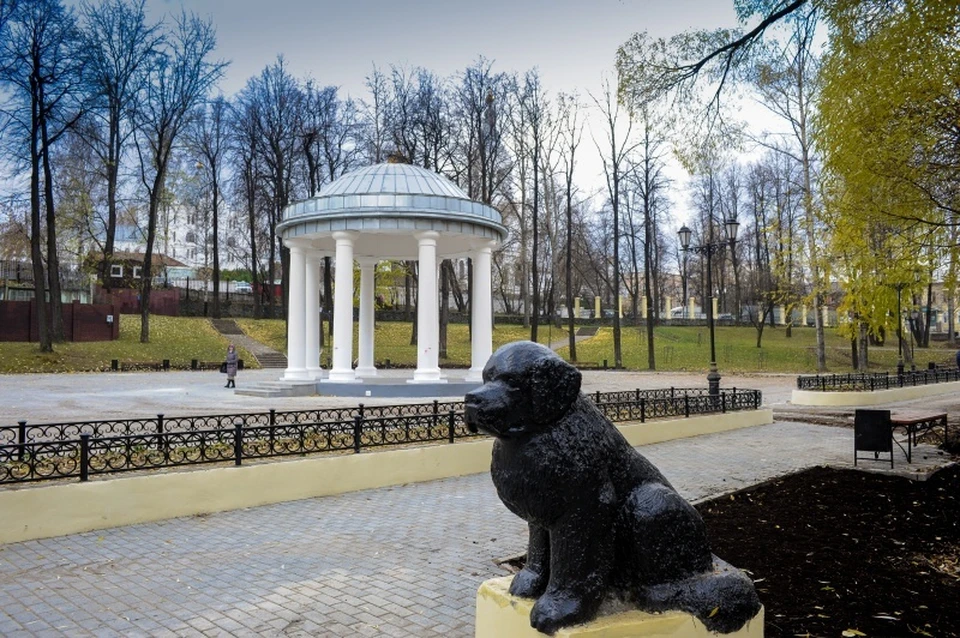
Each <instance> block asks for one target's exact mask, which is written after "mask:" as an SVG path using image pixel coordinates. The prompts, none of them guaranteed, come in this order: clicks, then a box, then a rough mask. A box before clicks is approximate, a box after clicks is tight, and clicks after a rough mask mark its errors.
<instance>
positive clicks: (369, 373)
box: [353, 366, 377, 379]
mask: <svg viewBox="0 0 960 638" xmlns="http://www.w3.org/2000/svg"><path fill="white" fill-rule="evenodd" d="M353 372H354V374H356V375H357V378H358V379H369V378H373V377H376V376H377V369H376V368H375V367H374V366H366V367H361V366H357V367H356V369H354V371H353Z"/></svg>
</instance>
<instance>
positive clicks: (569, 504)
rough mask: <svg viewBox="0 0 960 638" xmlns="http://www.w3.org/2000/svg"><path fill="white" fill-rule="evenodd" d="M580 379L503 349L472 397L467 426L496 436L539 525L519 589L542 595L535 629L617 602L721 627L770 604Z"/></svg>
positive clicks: (518, 502) (541, 351) (498, 462)
mask: <svg viewBox="0 0 960 638" xmlns="http://www.w3.org/2000/svg"><path fill="white" fill-rule="evenodd" d="M580 379H581V377H580V372H579V370H577V369H576V368H574V367H573V366H571V365H570V364H568V363H567V362H565V361H564V360H563V359H561V358H560V357H559V356H557V355H556V354H555V353H554V352H553V351H552V350H550V349H549V348H546V347H544V346H541V345H539V344H535V343H532V342H529V341H518V342H515V343H510V344H507V345H505V346H503V347H501V348H500V349H498V350H497V351H496V352H495V353H494V354H493V356H492V357H490V360H489V361H488V362H487V365H486V367H485V368H484V370H483V380H484V384H483V385H482V386H481V387H479V388H477V389H476V390H474V391H472V392H470V393H469V394H467V395H466V398H465V406H466V423H467V426H468V427H469V428H470V429H471V430H472V431H474V432H476V431H477V430H478V429H479V430H483V431H484V432H488V433H490V434H492V435H493V436H494V437H496V441H495V442H494V444H493V463H492V465H491V468H490V473H491V475H492V477H493V483H494V485H495V486H496V488H497V493H498V494H499V496H500V499H501V500H502V501H503V503H504V504H505V505H506V506H507V507H508V508H509V509H510V511H512V512H513V513H514V514H516V515H517V516H520V517H521V518H523V519H524V520H525V521H527V523H528V524H529V530H530V540H529V546H528V550H527V560H526V565H525V566H524V568H523V569H522V570H520V572H519V573H518V574H517V575H516V576H515V577H514V579H513V582H512V584H511V585H510V593H511V594H513V595H515V596H522V597H527V598H536V599H537V602H536V603H535V604H534V606H533V610H532V611H531V612H530V624H531V625H532V626H533V627H534V628H535V629H537V630H539V631H542V632H544V633H548V634H552V633H554V632H555V631H556V630H557V629H559V628H561V627H566V626H569V625H573V624H577V623H582V622H586V621H589V620H591V619H593V618H594V617H595V616H596V614H597V612H598V610H599V608H600V605H601V603H602V602H603V601H604V600H605V599H606V598H608V597H611V598H614V599H620V600H622V601H627V602H630V603H633V604H634V605H636V606H637V607H638V608H639V609H642V610H645V611H665V610H669V609H680V610H684V611H687V612H690V613H691V614H693V615H695V616H696V617H697V618H699V619H700V620H701V621H702V622H703V623H704V625H706V627H707V628H708V629H710V630H711V631H716V632H721V633H730V632H733V631H737V630H738V629H740V628H741V627H742V626H743V625H744V624H745V623H746V622H747V621H748V620H749V619H751V618H753V617H754V616H755V615H756V614H757V612H758V611H759V609H760V601H759V600H758V598H757V594H756V591H755V590H754V587H753V582H752V581H751V580H750V579H749V578H748V577H747V576H745V575H744V574H742V573H741V572H740V571H739V570H737V569H734V568H733V567H731V566H730V565H728V564H726V563H724V562H723V561H721V560H720V559H718V558H716V557H715V556H713V555H712V554H711V552H710V545H709V543H708V541H707V533H706V529H705V526H704V523H703V519H702V518H701V517H700V514H699V513H698V512H697V511H696V510H695V509H694V508H693V506H692V505H690V504H689V503H688V502H687V501H686V500H684V499H683V497H681V496H680V495H679V494H678V493H677V491H676V490H675V489H674V488H673V487H672V486H671V485H670V483H669V482H668V481H667V479H666V478H664V477H663V475H662V474H661V473H660V472H659V471H658V470H657V468H656V467H654V466H653V464H652V463H650V462H649V461H648V460H647V459H646V458H644V457H643V456H642V455H641V454H640V453H639V452H637V451H636V450H635V449H634V448H633V447H631V446H630V444H629V443H628V442H627V440H626V439H625V438H624V437H623V435H622V434H620V432H619V431H618V430H617V428H616V427H614V425H613V424H612V423H611V422H610V421H609V420H607V418H606V417H605V416H603V414H601V413H600V411H599V410H598V409H597V408H596V407H595V406H594V405H593V403H592V402H590V401H589V400H588V399H587V398H586V397H584V396H583V395H582V394H581V393H580Z"/></svg>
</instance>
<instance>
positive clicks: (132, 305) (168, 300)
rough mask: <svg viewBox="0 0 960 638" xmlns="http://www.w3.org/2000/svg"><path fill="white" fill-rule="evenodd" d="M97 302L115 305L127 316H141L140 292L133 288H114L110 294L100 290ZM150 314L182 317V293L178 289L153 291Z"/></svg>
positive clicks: (151, 293)
mask: <svg viewBox="0 0 960 638" xmlns="http://www.w3.org/2000/svg"><path fill="white" fill-rule="evenodd" d="M96 301H97V302H99V303H103V304H112V305H115V306H117V307H118V309H119V310H120V312H121V313H122V314H125V315H136V314H140V291H139V290H136V289H133V288H114V289H113V290H111V291H110V292H107V291H106V290H103V289H102V288H101V289H98V290H97V295H96ZM150 314H153V315H166V316H169V317H178V316H180V292H179V291H178V290H176V289H170V290H163V289H160V290H151V291H150Z"/></svg>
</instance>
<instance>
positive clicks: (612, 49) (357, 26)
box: [148, 0, 735, 96]
mask: <svg viewBox="0 0 960 638" xmlns="http://www.w3.org/2000/svg"><path fill="white" fill-rule="evenodd" d="M148 4H149V5H150V7H151V10H152V11H154V12H156V13H161V12H168V11H170V10H174V11H176V10H178V9H179V7H180V6H183V7H185V8H186V9H188V10H190V11H194V12H196V13H197V14H199V15H201V16H205V17H210V18H211V19H212V20H213V23H214V25H215V26H216V28H217V36H218V41H219V53H220V55H221V56H222V57H223V58H225V59H227V60H230V61H231V65H230V68H229V70H228V71H227V76H226V78H225V81H224V82H223V84H222V87H223V90H224V92H225V93H227V94H232V93H234V92H235V91H237V90H238V89H240V88H241V87H242V86H243V84H244V83H245V82H246V79H247V78H248V77H250V76H251V75H253V74H255V73H258V72H259V71H260V70H261V69H262V68H263V67H264V66H266V65H267V64H269V63H271V62H272V61H273V60H274V59H275V58H276V56H277V55H279V54H283V55H284V57H286V59H287V61H288V62H289V63H290V69H291V71H292V72H293V73H294V74H295V75H298V76H304V75H307V74H309V75H311V76H313V77H314V78H316V79H317V80H318V81H319V82H321V83H323V84H333V85H337V86H341V87H343V88H344V89H345V90H346V91H348V92H349V93H350V94H351V95H354V96H359V95H362V94H364V87H363V80H364V77H365V76H366V75H367V74H368V73H369V72H370V69H371V68H372V66H373V65H374V64H377V65H379V66H382V67H388V66H389V65H390V64H405V65H409V66H422V67H425V68H427V69H430V70H432V71H434V72H436V73H437V74H439V75H441V76H447V75H450V74H452V73H455V72H457V71H459V70H462V69H463V68H465V67H466V66H468V65H469V64H471V63H472V62H474V61H475V60H476V59H477V58H478V56H481V55H482V56H485V57H486V58H488V59H490V60H493V61H494V62H495V68H496V69H497V70H502V71H525V70H527V69H530V68H533V67H539V69H540V71H541V72H542V74H543V79H544V82H545V84H546V86H547V87H548V88H549V89H550V90H551V91H552V92H553V93H556V92H557V91H560V90H564V91H571V90H574V89H579V90H580V91H581V93H584V92H585V91H586V90H594V91H596V89H597V87H598V86H599V81H600V77H601V74H602V73H604V72H607V73H610V74H612V72H613V62H614V55H615V53H616V50H617V47H618V46H619V45H620V44H621V43H623V42H624V41H625V40H626V39H627V38H628V37H629V36H630V34H632V33H634V32H636V31H642V30H648V31H649V32H650V33H651V34H653V35H654V36H670V35H673V34H674V33H678V32H680V31H683V30H685V29H689V28H694V27H697V28H707V27H716V26H733V25H734V24H735V16H734V13H733V0H552V1H548V0H486V1H484V0H473V1H470V2H464V1H460V0H393V1H384V0H339V1H331V0H314V1H308V0H302V1H301V0H148Z"/></svg>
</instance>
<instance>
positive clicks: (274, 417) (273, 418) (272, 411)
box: [267, 408, 302, 454]
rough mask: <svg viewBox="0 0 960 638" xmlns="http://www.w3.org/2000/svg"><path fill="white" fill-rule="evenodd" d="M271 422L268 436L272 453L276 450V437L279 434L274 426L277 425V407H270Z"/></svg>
mask: <svg viewBox="0 0 960 638" xmlns="http://www.w3.org/2000/svg"><path fill="white" fill-rule="evenodd" d="M269 424H270V427H269V428H268V432H269V433H268V434H267V437H268V438H269V440H270V453H271V454H272V453H273V451H274V439H275V438H276V436H277V433H276V432H274V426H276V425H277V410H276V409H275V408H270V421H269ZM301 449H302V448H301Z"/></svg>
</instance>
